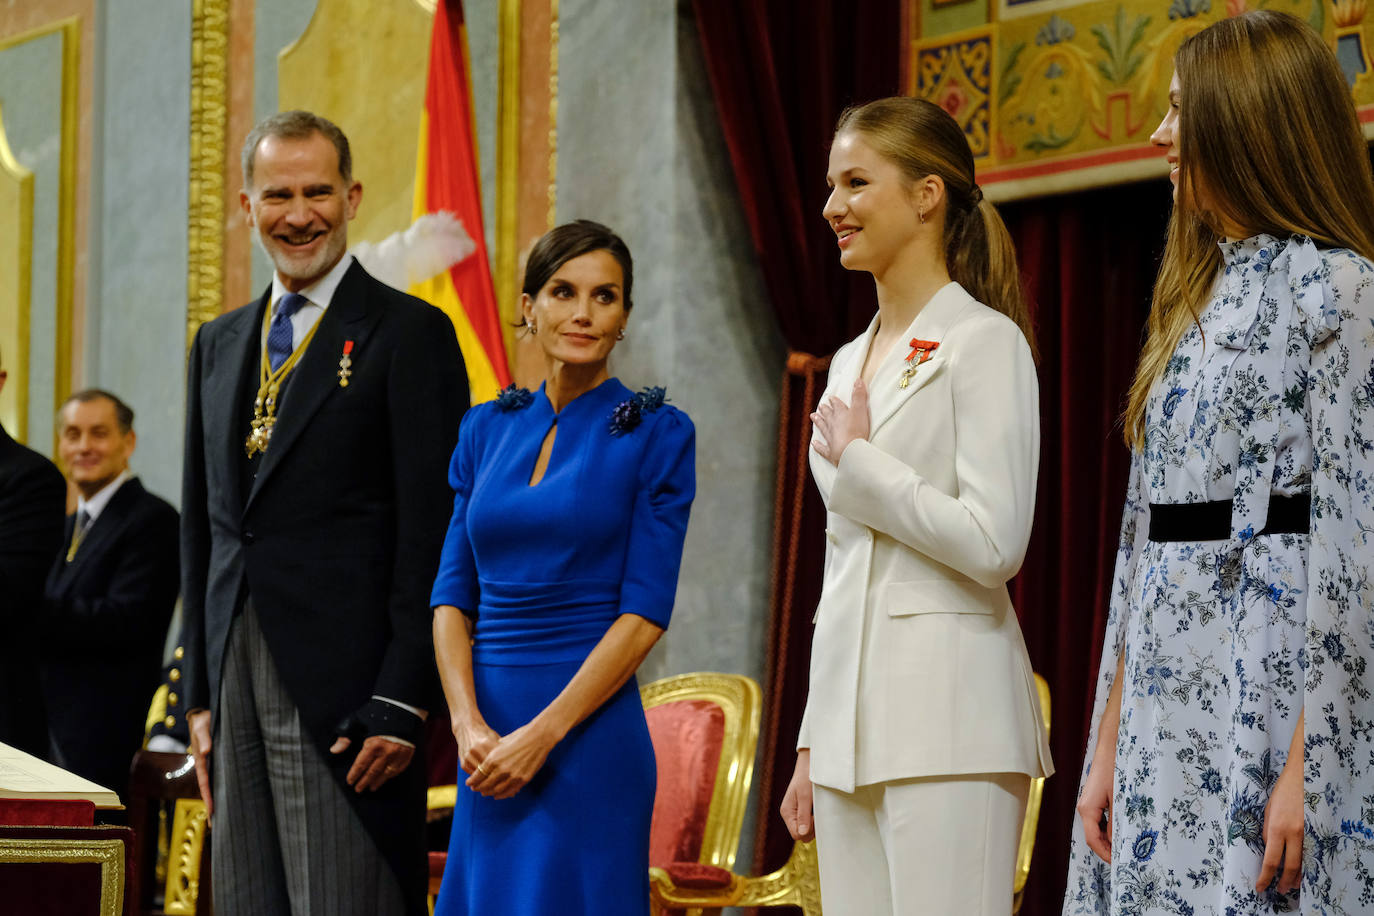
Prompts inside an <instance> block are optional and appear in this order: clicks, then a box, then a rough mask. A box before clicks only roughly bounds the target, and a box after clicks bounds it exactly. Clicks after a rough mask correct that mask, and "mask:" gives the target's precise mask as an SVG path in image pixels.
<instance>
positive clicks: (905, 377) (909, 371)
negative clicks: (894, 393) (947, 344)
mask: <svg viewBox="0 0 1374 916" xmlns="http://www.w3.org/2000/svg"><path fill="white" fill-rule="evenodd" d="M939 346H940V342H939V341H938V340H921V339H920V338H919V337H913V338H912V339H911V352H910V353H908V354H907V355H906V368H905V369H903V370H902V374H901V377H900V378H899V379H898V381H897V387H898V388H905V387H906V386H907V385H910V384H911V380H912V379H913V378H914V377H915V376H916V367H917V366H919V365H921V363H923V362H925V361H926V360H928V359H930V354H931V353H933V352H935V350H936V348H937V347H939Z"/></svg>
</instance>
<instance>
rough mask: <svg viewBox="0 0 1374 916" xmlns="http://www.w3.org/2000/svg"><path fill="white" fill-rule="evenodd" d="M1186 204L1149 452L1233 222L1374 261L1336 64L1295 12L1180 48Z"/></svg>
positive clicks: (1130, 422) (1372, 230)
mask: <svg viewBox="0 0 1374 916" xmlns="http://www.w3.org/2000/svg"><path fill="white" fill-rule="evenodd" d="M1174 67H1175V69H1176V70H1177V72H1178V82H1179V88H1180V94H1181V97H1182V100H1181V103H1180V110H1179V122H1178V131H1179V136H1178V156H1179V175H1178V197H1177V203H1176V204H1175V205H1174V209H1173V214H1172V215H1171V216H1170V218H1169V234H1168V238H1167V240H1166V242H1165V247H1164V259H1163V262H1162V263H1161V264H1160V268H1159V277H1158V279H1157V280H1156V281H1155V291H1154V301H1153V303H1152V304H1151V306H1150V319H1149V323H1148V335H1149V336H1148V338H1147V339H1146V342H1145V347H1144V350H1143V351H1142V352H1141V354H1140V362H1139V364H1137V366H1136V373H1135V381H1134V382H1132V384H1131V391H1130V396H1129V399H1128V401H1127V405H1126V411H1125V415H1124V427H1125V429H1124V433H1125V438H1126V444H1127V445H1129V446H1130V447H1131V448H1133V449H1139V448H1142V447H1143V446H1144V442H1145V406H1146V402H1147V401H1148V400H1149V397H1150V389H1151V388H1153V387H1154V384H1155V382H1156V381H1158V380H1159V378H1160V376H1161V375H1163V373H1164V368H1165V366H1166V365H1167V363H1168V362H1169V358H1170V357H1171V356H1172V355H1173V352H1174V348H1175V347H1177V346H1178V342H1179V340H1180V338H1182V336H1183V334H1184V332H1185V331H1187V330H1188V327H1189V325H1191V324H1193V323H1195V322H1196V321H1197V320H1198V316H1199V315H1200V314H1201V310H1202V308H1203V307H1204V306H1205V305H1206V303H1207V299H1208V297H1209V296H1210V295H1211V291H1212V285H1213V283H1214V282H1215V278H1216V273H1217V270H1218V268H1219V267H1220V266H1221V251H1220V249H1219V248H1218V246H1217V242H1218V241H1220V239H1221V237H1222V236H1221V225H1222V220H1225V221H1226V222H1229V223H1230V224H1232V225H1234V226H1240V227H1243V228H1244V229H1245V230H1246V232H1248V233H1250V234H1258V233H1267V234H1269V235H1273V236H1276V237H1279V238H1286V237H1288V236H1292V235H1305V236H1308V237H1310V238H1311V239H1312V240H1313V241H1314V242H1316V243H1317V244H1319V245H1322V246H1325V247H1331V248H1349V249H1351V250H1352V251H1355V252H1357V253H1359V254H1361V255H1363V256H1364V257H1366V258H1371V259H1374V177H1372V176H1371V174H1370V167H1369V151H1368V149H1367V147H1366V145H1365V140H1364V136H1363V135H1362V134H1361V132H1360V124H1359V121H1358V119H1357V118H1356V115H1355V104H1354V101H1353V100H1352V99H1351V96H1350V89H1349V87H1348V86H1347V85H1346V82H1345V77H1344V76H1343V75H1342V73H1341V69H1340V66H1339V64H1337V63H1336V56H1335V55H1334V54H1332V53H1331V49H1330V48H1328V47H1327V45H1326V43H1325V42H1324V41H1322V39H1321V36H1319V35H1318V34H1317V33H1316V32H1314V31H1312V29H1310V28H1309V27H1308V26H1307V25H1306V24H1304V23H1303V22H1302V21H1301V20H1299V19H1297V18H1296V17H1294V16H1291V15H1289V14H1288V13H1280V12H1273V11H1270V10H1253V11H1251V12H1248V13H1242V14H1241V15H1239V16H1235V17H1233V18H1230V19H1223V20H1221V21H1219V22H1216V23H1213V24H1212V25H1210V26H1208V27H1207V28H1206V29H1203V30H1202V31H1201V32H1198V33H1197V34H1196V35H1194V36H1192V37H1191V38H1189V39H1188V40H1187V41H1185V42H1183V44H1182V45H1180V46H1179V49H1178V54H1177V55H1176V56H1175V58H1174Z"/></svg>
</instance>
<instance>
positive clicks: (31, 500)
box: [0, 427, 67, 757]
mask: <svg viewBox="0 0 1374 916" xmlns="http://www.w3.org/2000/svg"><path fill="white" fill-rule="evenodd" d="M66 513H67V482H66V481H65V480H63V479H62V474H61V473H60V472H59V471H58V470H57V468H55V467H53V463H52V462H51V461H49V460H48V459H46V458H44V457H43V456H42V455H40V454H38V453H37V452H35V451H33V450H32V449H28V448H25V447H24V446H22V445H20V444H19V443H18V442H15V441H14V440H13V439H12V438H10V435H9V433H7V432H5V430H4V428H3V427H0V741H3V742H4V743H5V744H9V745H13V746H14V747H18V748H20V749H22V750H25V751H28V752H29V753H31V754H35V755H37V756H39V757H46V756H47V747H48V732H47V727H46V726H45V725H44V715H43V696H42V693H41V692H40V691H39V687H38V667H37V665H36V664H35V650H36V642H35V640H36V639H37V635H36V633H35V629H34V628H35V627H36V625H37V622H38V619H39V616H40V614H41V611H42V607H43V577H44V576H46V575H47V574H48V567H49V566H51V565H52V561H53V557H55V556H56V555H57V551H58V550H59V549H60V548H61V545H62V517H63V516H64V515H66Z"/></svg>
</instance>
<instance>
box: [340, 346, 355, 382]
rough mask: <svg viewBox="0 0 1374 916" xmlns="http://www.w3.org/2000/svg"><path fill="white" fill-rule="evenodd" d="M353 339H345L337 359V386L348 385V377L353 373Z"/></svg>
mask: <svg viewBox="0 0 1374 916" xmlns="http://www.w3.org/2000/svg"><path fill="white" fill-rule="evenodd" d="M352 353H353V341H351V340H345V341H344V349H343V356H342V357H341V358H340V359H339V387H340V388H347V387H348V377H349V376H350V375H352V374H353V356H352Z"/></svg>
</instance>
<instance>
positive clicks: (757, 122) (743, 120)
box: [693, 0, 901, 871]
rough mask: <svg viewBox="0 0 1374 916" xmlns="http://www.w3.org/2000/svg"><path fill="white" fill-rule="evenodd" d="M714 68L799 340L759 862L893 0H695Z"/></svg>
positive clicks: (889, 64) (789, 751) (804, 646)
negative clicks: (857, 137) (842, 182)
mask: <svg viewBox="0 0 1374 916" xmlns="http://www.w3.org/2000/svg"><path fill="white" fill-rule="evenodd" d="M693 6H694V8H695V12H696V20H697V26H698V30H699V34H700V38H701V45H702V48H703V51H704V56H705V61H706V69H707V74H708V76H709V78H710V81H711V88H712V91H713V94H714V97H715V102H716V108H717V111H718V112H719V115H720V122H721V127H722V128H723V132H724V134H725V141H726V144H727V146H728V148H729V151H730V159H731V163H732V165H733V166H734V172H735V178H736V185H737V188H738V190H739V195H740V200H741V203H742V204H743V206H744V211H745V215H746V217H747V219H748V221H749V228H750V233H751V235H752V237H753V241H754V247H755V249H756V250H757V252H758V258H759V265H760V267H761V268H762V271H763V276H764V281H765V283H766V285H767V288H768V299H769V302H770V304H771V306H772V309H773V313H774V315H775V316H776V318H777V321H778V326H779V328H781V330H782V333H783V337H784V338H785V339H786V341H787V345H788V347H789V348H790V349H791V351H792V352H791V354H790V355H789V358H788V362H787V367H786V368H785V370H784V376H783V391H782V403H781V407H780V413H781V423H780V434H779V442H778V475H777V499H776V503H775V514H774V535H773V538H774V540H773V589H772V602H771V608H770V617H769V624H768V637H767V645H768V659H767V667H766V668H765V671H766V683H765V684H764V704H765V706H764V722H763V729H762V733H761V735H760V737H761V741H760V745H761V756H760V759H759V767H758V770H757V776H756V782H757V785H758V787H759V793H760V794H759V799H760V807H759V833H758V843H757V854H756V857H755V861H754V863H753V864H754V868H755V870H756V871H757V870H764V869H772V868H776V867H778V866H779V865H781V864H782V863H783V862H784V861H785V860H786V858H787V854H788V852H789V850H790V849H791V846H792V841H791V839H790V838H789V837H788V835H787V830H786V828H784V827H783V825H782V821H781V820H780V819H779V818H778V817H777V815H776V812H777V810H778V806H779V805H780V804H781V802H782V795H783V792H784V791H786V789H787V783H788V781H789V780H790V779H791V776H792V764H793V762H794V760H795V753H794V750H793V749H794V747H795V742H796V736H797V729H798V727H799V726H800V724H801V714H802V708H803V705H804V704H805V700H806V681H807V670H808V666H809V663H810V657H811V612H812V610H813V609H814V608H815V606H816V602H817V600H818V599H819V597H820V580H821V567H822V558H823V548H822V544H823V543H824V538H823V532H824V529H825V511H824V507H823V506H822V505H821V502H820V498H819V496H818V495H817V494H816V491H815V487H814V486H812V485H811V481H810V477H809V475H808V473H807V470H806V448H807V442H808V440H809V437H810V430H809V420H808V417H809V416H810V414H811V411H812V410H814V409H815V406H816V399H817V398H818V397H819V396H820V393H821V391H822V389H823V388H824V386H825V378H824V373H825V369H826V367H827V365H828V361H829V360H828V356H829V354H830V353H832V352H834V351H835V349H836V348H837V347H839V346H840V345H841V344H842V343H844V342H845V341H846V340H849V339H850V338H852V337H854V336H856V335H857V334H858V333H859V332H860V331H862V330H863V328H864V327H865V326H866V325H867V323H868V321H869V319H870V318H871V317H872V316H873V312H874V311H875V309H876V308H877V300H876V298H875V296H874V291H873V281H872V280H871V279H870V278H869V277H868V276H867V275H857V274H851V273H849V272H848V271H846V270H844V269H843V268H842V267H840V263H839V257H838V254H837V250H836V247H835V236H834V233H833V232H832V231H831V230H830V228H829V227H828V226H827V225H826V223H825V221H824V220H823V219H822V217H821V209H822V207H823V206H824V205H825V199H826V197H827V196H828V194H829V191H828V190H827V188H826V185H825V173H826V167H827V162H828V159H829V151H830V137H831V134H832V132H833V131H834V127H835V121H836V119H837V118H838V117H839V114H840V112H841V111H842V110H843V109H844V107H845V106H846V105H849V104H852V103H854V102H856V101H866V100H868V99H871V98H876V97H879V96H885V95H892V94H893V93H895V92H896V91H897V89H898V77H899V74H898V65H899V58H898V50H899V49H898V44H899V42H898V39H897V36H898V35H899V34H900V30H901V9H900V6H899V4H898V3H896V2H884V3H857V4H849V5H844V6H837V5H836V4H834V3H831V2H830V0H694V4H693Z"/></svg>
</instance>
